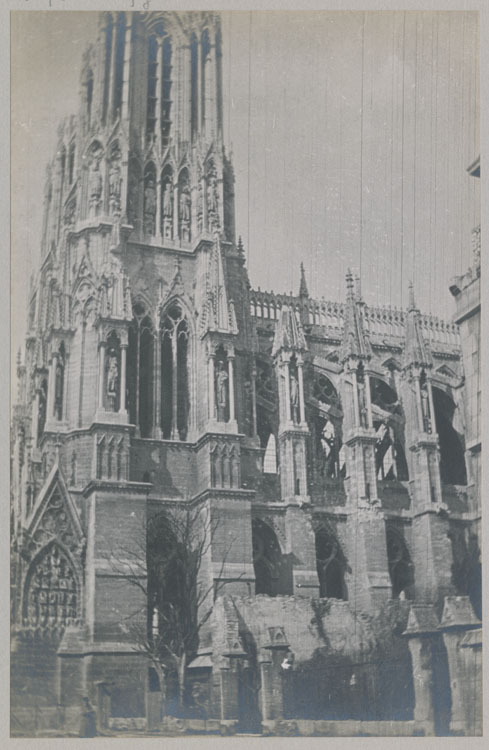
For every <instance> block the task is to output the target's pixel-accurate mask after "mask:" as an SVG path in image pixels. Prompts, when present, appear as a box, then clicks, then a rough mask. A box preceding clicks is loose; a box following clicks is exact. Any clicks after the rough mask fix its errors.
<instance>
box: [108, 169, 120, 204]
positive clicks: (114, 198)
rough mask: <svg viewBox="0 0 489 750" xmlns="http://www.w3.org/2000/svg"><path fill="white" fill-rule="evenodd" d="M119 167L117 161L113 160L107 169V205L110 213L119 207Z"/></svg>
mask: <svg viewBox="0 0 489 750" xmlns="http://www.w3.org/2000/svg"><path fill="white" fill-rule="evenodd" d="M121 182H122V177H121V169H120V166H119V164H118V162H116V161H113V162H112V164H111V165H110V171H109V205H110V211H111V213H116V212H117V211H120V208H121Z"/></svg>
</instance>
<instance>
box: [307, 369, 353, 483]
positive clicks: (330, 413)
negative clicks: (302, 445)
mask: <svg viewBox="0 0 489 750" xmlns="http://www.w3.org/2000/svg"><path fill="white" fill-rule="evenodd" d="M312 395H313V403H314V404H315V406H316V407H317V410H316V412H315V416H314V419H313V421H312V424H311V425H310V427H311V433H312V436H313V441H314V445H315V465H316V473H317V475H319V477H321V478H323V479H339V478H340V477H342V476H344V469H345V461H344V452H343V451H342V450H341V448H342V439H341V427H342V411H341V407H340V400H339V397H338V394H337V392H336V389H335V387H334V385H333V383H332V382H331V380H330V379H329V378H328V377H327V376H326V375H324V374H323V373H319V372H316V373H315V374H314V379H313V386H312Z"/></svg>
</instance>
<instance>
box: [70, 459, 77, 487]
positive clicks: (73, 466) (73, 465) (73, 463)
mask: <svg viewBox="0 0 489 750" xmlns="http://www.w3.org/2000/svg"><path fill="white" fill-rule="evenodd" d="M70 484H71V486H72V487H74V486H75V484H76V453H75V451H73V453H72V454H71V475H70Z"/></svg>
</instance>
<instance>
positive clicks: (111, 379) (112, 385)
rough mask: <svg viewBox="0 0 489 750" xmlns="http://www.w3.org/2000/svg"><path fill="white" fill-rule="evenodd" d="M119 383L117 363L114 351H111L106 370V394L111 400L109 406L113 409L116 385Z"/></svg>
mask: <svg viewBox="0 0 489 750" xmlns="http://www.w3.org/2000/svg"><path fill="white" fill-rule="evenodd" d="M118 384H119V365H118V362H117V357H116V355H115V352H113V353H112V354H111V356H110V359H109V367H108V370H107V395H108V397H109V400H110V402H111V406H112V408H113V409H115V400H116V398H117V386H118Z"/></svg>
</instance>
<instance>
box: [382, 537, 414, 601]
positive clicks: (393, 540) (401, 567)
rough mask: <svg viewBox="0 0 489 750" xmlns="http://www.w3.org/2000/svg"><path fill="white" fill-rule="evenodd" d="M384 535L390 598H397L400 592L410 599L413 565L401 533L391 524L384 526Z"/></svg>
mask: <svg viewBox="0 0 489 750" xmlns="http://www.w3.org/2000/svg"><path fill="white" fill-rule="evenodd" d="M386 537H387V560H388V563H389V575H390V579H391V584H392V598H393V599H398V598H399V596H401V594H402V595H403V596H405V597H407V598H408V599H411V598H412V594H413V585H414V567H413V564H412V562H411V557H410V555H409V552H408V548H407V546H406V542H405V541H404V539H403V537H402V535H401V533H400V532H399V531H397V529H395V528H394V527H393V526H391V525H388V526H387V528H386ZM403 592H404V593H403Z"/></svg>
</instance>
